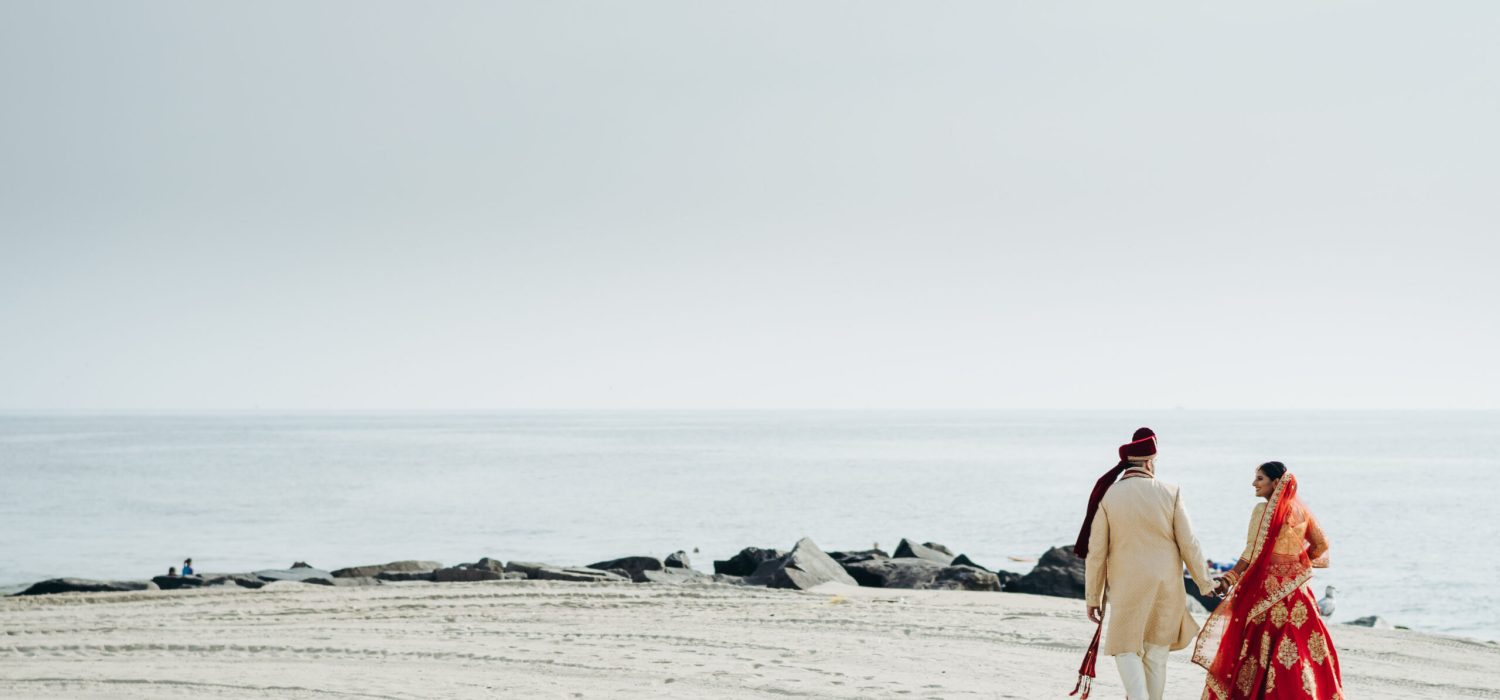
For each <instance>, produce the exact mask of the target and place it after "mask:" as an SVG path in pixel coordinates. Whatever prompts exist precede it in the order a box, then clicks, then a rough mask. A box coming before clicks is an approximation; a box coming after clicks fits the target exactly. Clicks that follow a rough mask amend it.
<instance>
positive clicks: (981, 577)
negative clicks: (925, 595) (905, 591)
mask: <svg viewBox="0 0 1500 700" xmlns="http://www.w3.org/2000/svg"><path fill="white" fill-rule="evenodd" d="M927 588H932V589H938V590H949V591H996V592H999V591H1000V577H999V576H996V575H995V574H994V572H990V571H985V570H984V569H979V568H975V567H972V566H947V567H943V569H942V570H940V571H938V572H937V576H936V577H935V578H933V580H932V583H929V584H928V585H927Z"/></svg>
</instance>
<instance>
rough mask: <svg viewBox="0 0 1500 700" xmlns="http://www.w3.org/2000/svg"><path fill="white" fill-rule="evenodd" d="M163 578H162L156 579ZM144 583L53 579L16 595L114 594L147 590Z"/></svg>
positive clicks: (40, 582)
mask: <svg viewBox="0 0 1500 700" xmlns="http://www.w3.org/2000/svg"><path fill="white" fill-rule="evenodd" d="M158 578H163V577H158ZM150 588H151V584H149V583H147V582H145V581H95V580H92V579H86V578H54V579H47V580H46V581H39V582H37V583H33V584H31V587H30V588H27V589H26V590H24V591H21V592H20V593H17V594H16V595H51V594H53V593H116V592H120V591H144V590H149V589H150Z"/></svg>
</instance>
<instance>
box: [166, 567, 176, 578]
mask: <svg viewBox="0 0 1500 700" xmlns="http://www.w3.org/2000/svg"><path fill="white" fill-rule="evenodd" d="M167 575H168V576H176V575H177V567H175V566H169V567H167Z"/></svg>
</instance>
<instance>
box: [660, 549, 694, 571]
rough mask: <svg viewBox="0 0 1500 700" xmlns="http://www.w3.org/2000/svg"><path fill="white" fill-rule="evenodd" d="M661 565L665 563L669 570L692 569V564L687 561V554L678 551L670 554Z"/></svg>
mask: <svg viewBox="0 0 1500 700" xmlns="http://www.w3.org/2000/svg"><path fill="white" fill-rule="evenodd" d="M663 563H665V564H666V565H667V566H668V567H669V568H673V569H691V568H693V564H692V562H689V561H688V555H687V552H684V551H682V550H680V549H679V550H677V551H675V552H672V553H671V554H668V555H667V558H666V560H665V561H664V562H663Z"/></svg>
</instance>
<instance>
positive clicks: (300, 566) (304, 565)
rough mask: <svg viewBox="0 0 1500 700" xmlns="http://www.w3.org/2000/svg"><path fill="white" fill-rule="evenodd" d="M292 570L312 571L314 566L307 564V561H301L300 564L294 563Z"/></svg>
mask: <svg viewBox="0 0 1500 700" xmlns="http://www.w3.org/2000/svg"><path fill="white" fill-rule="evenodd" d="M290 568H293V569H311V568H313V565H312V564H309V563H307V562H305V561H299V562H293V563H292V566H291V567H290Z"/></svg>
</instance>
